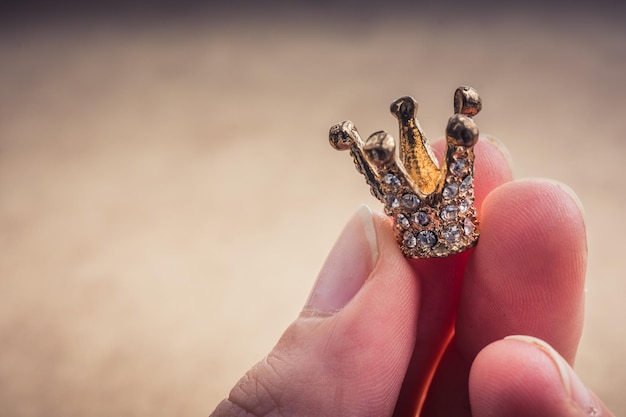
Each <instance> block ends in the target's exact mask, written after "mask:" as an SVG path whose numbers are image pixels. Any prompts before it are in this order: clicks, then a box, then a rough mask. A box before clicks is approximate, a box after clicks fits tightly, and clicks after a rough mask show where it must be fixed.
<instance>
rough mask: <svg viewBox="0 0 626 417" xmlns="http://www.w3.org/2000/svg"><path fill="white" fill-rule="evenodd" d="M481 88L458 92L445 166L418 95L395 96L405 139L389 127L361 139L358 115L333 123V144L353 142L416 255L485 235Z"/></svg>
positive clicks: (436, 253) (441, 251)
mask: <svg viewBox="0 0 626 417" xmlns="http://www.w3.org/2000/svg"><path fill="white" fill-rule="evenodd" d="M481 108H482V103H481V100H480V96H479V95H478V93H477V92H476V90H474V89H473V88H471V87H459V88H458V89H457V90H456V92H455V94H454V111H455V113H456V114H455V115H454V116H452V117H451V118H450V120H449V121H448V125H447V128H446V139H447V140H446V153H445V156H444V161H443V164H442V167H441V168H440V167H439V163H438V162H437V159H436V158H435V156H434V154H433V152H432V149H431V147H430V145H429V144H428V141H427V139H426V136H425V135H424V133H423V132H422V130H421V128H420V126H419V123H418V121H417V119H416V118H415V115H416V113H417V102H416V101H415V100H414V99H413V98H412V97H402V98H399V99H398V100H396V101H394V102H393V103H391V106H390V110H391V113H392V114H393V115H394V116H395V117H396V118H397V119H398V123H399V125H400V143H399V146H398V147H396V143H395V140H394V139H393V138H392V137H391V136H390V135H388V134H387V133H385V132H382V131H380V132H376V133H373V134H372V135H371V136H370V137H369V138H368V139H367V140H366V141H363V140H362V139H361V136H360V135H359V133H358V131H357V129H356V128H355V127H354V124H353V123H352V122H351V121H344V122H341V123H337V124H336V125H334V126H332V127H331V128H330V132H329V140H330V144H331V145H332V146H333V147H334V148H335V149H337V150H350V153H351V154H352V156H353V158H354V163H355V165H356V167H357V169H358V171H359V172H360V173H362V174H363V175H364V176H365V180H366V181H367V183H368V184H369V185H370V187H371V191H372V194H373V195H374V196H375V197H376V198H377V199H378V200H380V201H381V202H383V203H384V204H385V212H386V213H387V215H389V216H390V217H392V218H393V220H394V225H395V233H396V239H397V240H398V244H399V245H400V249H401V250H402V252H403V253H404V255H405V256H407V257H410V258H431V257H445V256H449V255H452V254H455V253H459V252H463V251H464V250H466V249H468V248H470V247H472V246H474V245H475V244H476V243H477V241H478V237H479V230H478V220H477V218H476V207H475V206H474V182H473V181H474V145H475V144H476V141H477V140H478V127H477V126H476V124H475V123H474V121H473V119H472V118H473V117H474V116H475V115H476V114H478V112H480V110H481Z"/></svg>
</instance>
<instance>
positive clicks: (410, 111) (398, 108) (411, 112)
mask: <svg viewBox="0 0 626 417" xmlns="http://www.w3.org/2000/svg"><path fill="white" fill-rule="evenodd" d="M417 107H418V106H417V101H415V99H414V98H413V97H411V96H405V97H400V98H399V99H397V100H395V101H394V102H393V103H391V105H390V106H389V110H390V111H391V114H393V115H394V116H396V117H397V118H398V119H399V120H404V119H412V118H413V117H415V115H416V114H417Z"/></svg>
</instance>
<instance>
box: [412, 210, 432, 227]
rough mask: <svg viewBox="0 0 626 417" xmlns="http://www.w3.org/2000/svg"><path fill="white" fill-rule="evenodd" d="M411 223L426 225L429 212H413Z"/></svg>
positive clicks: (428, 220) (428, 221)
mask: <svg viewBox="0 0 626 417" xmlns="http://www.w3.org/2000/svg"><path fill="white" fill-rule="evenodd" d="M413 223H415V224H419V225H420V226H426V225H427V224H428V223H430V214H428V213H426V212H425V211H418V212H417V213H414V214H413Z"/></svg>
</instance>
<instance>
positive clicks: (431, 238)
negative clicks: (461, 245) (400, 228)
mask: <svg viewBox="0 0 626 417" xmlns="http://www.w3.org/2000/svg"><path fill="white" fill-rule="evenodd" d="M417 243H419V245H420V247H421V248H423V249H430V248H432V247H433V246H435V245H436V244H437V236H435V234H434V233H433V232H431V231H430V230H422V231H421V232H419V233H418V234H417Z"/></svg>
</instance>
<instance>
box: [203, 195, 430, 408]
mask: <svg viewBox="0 0 626 417" xmlns="http://www.w3.org/2000/svg"><path fill="white" fill-rule="evenodd" d="M417 303H418V286H417V281H416V279H415V277H414V275H413V272H412V270H411V269H410V267H409V266H408V264H407V262H406V261H405V260H404V257H403V256H402V253H401V252H400V250H399V249H398V247H397V245H396V242H395V239H394V237H393V233H392V230H391V226H390V224H389V222H388V220H387V219H386V218H384V217H382V216H374V215H372V213H371V212H370V211H369V209H368V208H367V207H362V208H361V209H359V211H358V212H357V213H356V214H355V215H354V216H353V217H352V219H351V220H350V221H349V222H348V224H347V225H346V227H345V229H344V230H343V232H342V233H341V235H340V237H339V239H338V240H337V242H336V243H335V246H334V247H333V249H332V251H331V252H330V254H329V256H328V258H327V260H326V262H325V264H324V266H323V267H322V270H321V272H320V274H319V276H318V278H317V282H316V283H315V285H314V287H313V290H312V292H311V295H310V296H309V300H308V301H307V303H306V305H305V307H304V309H303V311H302V312H301V314H300V316H299V317H298V318H297V319H296V321H295V322H294V323H292V324H291V325H290V326H289V328H288V329H287V330H286V331H285V333H284V334H283V336H282V337H281V339H280V341H279V342H278V344H277V345H276V346H275V347H274V349H273V350H272V351H271V352H270V353H269V355H268V356H267V357H266V358H265V359H264V360H263V361H261V362H260V363H258V364H257V365H256V366H254V367H253V368H252V369H251V370H250V371H248V373H246V375H244V377H243V378H242V379H241V380H240V381H239V382H238V383H237V384H236V386H235V387H234V388H233V390H232V391H231V392H230V395H229V397H228V398H227V399H226V400H224V401H222V402H221V403H220V404H219V405H218V407H217V409H216V410H215V411H214V412H213V414H212V416H214V417H222V416H261V415H263V416H270V415H284V416H285V415H288V416H317V415H319V416H384V415H391V414H392V412H393V409H394V406H395V403H396V399H397V397H398V393H399V391H400V386H401V384H402V381H403V378H404V374H405V372H406V368H407V366H408V363H409V359H410V357H411V352H412V351H413V344H414V339H415V329H416V320H417V311H418V305H417Z"/></svg>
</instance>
